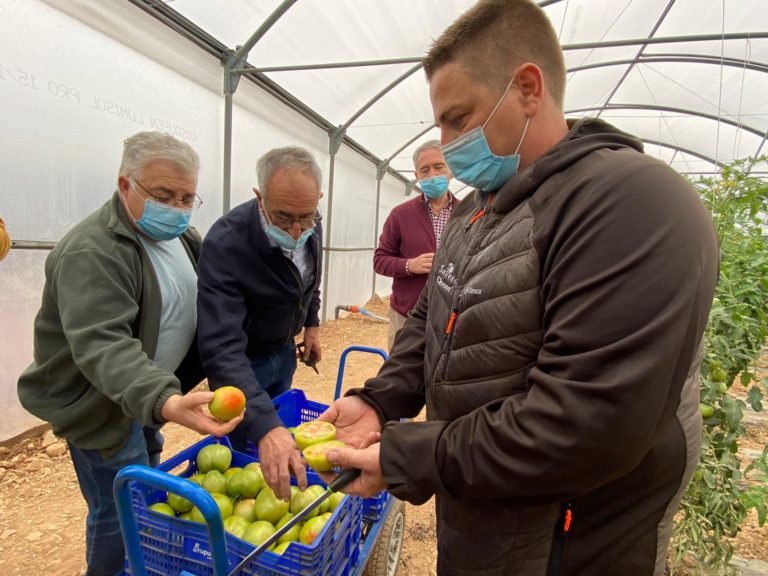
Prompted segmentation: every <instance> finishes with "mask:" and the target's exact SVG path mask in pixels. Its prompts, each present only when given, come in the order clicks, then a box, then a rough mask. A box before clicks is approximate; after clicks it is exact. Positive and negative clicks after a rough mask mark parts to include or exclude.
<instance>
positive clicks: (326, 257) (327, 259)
mask: <svg viewBox="0 0 768 576" xmlns="http://www.w3.org/2000/svg"><path fill="white" fill-rule="evenodd" d="M337 151H338V148H337V149H336V150H334V149H333V134H332V135H331V165H330V168H329V169H328V208H327V210H326V212H327V214H326V216H325V222H326V224H325V243H326V244H328V245H330V244H331V230H332V228H331V225H332V222H333V177H334V172H335V171H336V152H337ZM330 267H331V251H330V250H325V254H323V316H322V319H321V322H323V323H324V322H325V321H326V320H327V319H328V278H329V277H330Z"/></svg>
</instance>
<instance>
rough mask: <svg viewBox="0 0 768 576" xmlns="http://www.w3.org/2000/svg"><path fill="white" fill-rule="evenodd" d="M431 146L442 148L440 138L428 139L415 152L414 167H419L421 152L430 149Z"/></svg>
mask: <svg viewBox="0 0 768 576" xmlns="http://www.w3.org/2000/svg"><path fill="white" fill-rule="evenodd" d="M431 148H437V149H438V150H440V140H427V141H426V142H424V144H422V145H421V146H419V147H418V148H416V150H415V151H414V152H413V167H414V168H415V169H416V170H418V169H419V156H420V155H421V153H422V152H424V150H429V149H431Z"/></svg>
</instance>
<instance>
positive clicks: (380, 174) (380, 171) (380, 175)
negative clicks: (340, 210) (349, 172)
mask: <svg viewBox="0 0 768 576" xmlns="http://www.w3.org/2000/svg"><path fill="white" fill-rule="evenodd" d="M388 164H389V163H388V162H387V161H386V160H385V161H384V162H379V163H378V164H377V165H376V207H375V208H374V210H375V217H374V220H373V246H374V248H373V249H374V251H375V250H376V247H378V245H379V212H380V211H381V181H382V180H384V175H385V174H386V173H387V166H388ZM375 295H376V270H375V269H374V270H373V272H372V274H371V298H373V297H374V296H375Z"/></svg>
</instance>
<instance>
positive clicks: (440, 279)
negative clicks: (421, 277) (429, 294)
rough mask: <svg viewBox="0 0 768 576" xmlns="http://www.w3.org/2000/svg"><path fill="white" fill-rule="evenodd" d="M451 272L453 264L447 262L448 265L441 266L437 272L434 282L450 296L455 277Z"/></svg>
mask: <svg viewBox="0 0 768 576" xmlns="http://www.w3.org/2000/svg"><path fill="white" fill-rule="evenodd" d="M453 270H454V266H453V262H449V263H448V264H441V265H440V268H439V269H438V271H437V276H436V278H435V282H437V285H438V286H439V287H440V289H441V290H444V291H445V292H446V294H450V293H451V290H453V287H454V286H455V285H456V275H455V274H454V273H453Z"/></svg>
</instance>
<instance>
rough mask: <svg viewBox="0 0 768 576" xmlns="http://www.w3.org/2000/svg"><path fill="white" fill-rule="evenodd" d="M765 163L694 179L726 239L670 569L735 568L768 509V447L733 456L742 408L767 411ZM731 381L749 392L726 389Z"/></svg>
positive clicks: (704, 571)
mask: <svg viewBox="0 0 768 576" xmlns="http://www.w3.org/2000/svg"><path fill="white" fill-rule="evenodd" d="M764 161H765V158H761V159H758V160H756V161H754V160H741V161H737V162H735V163H734V164H732V165H730V166H725V167H724V168H723V170H722V173H721V177H720V178H702V179H700V180H698V181H696V182H694V186H695V187H696V188H697V190H698V191H699V193H700V195H701V197H702V199H703V200H704V202H705V203H706V204H707V206H708V208H709V209H710V211H711V213H712V217H713V221H714V223H715V228H716V230H717V235H718V238H719V240H720V278H719V281H718V285H717V289H716V292H715V299H714V302H713V304H712V310H711V312H710V315H709V323H708V325H707V329H706V332H705V334H704V345H705V357H704V361H703V364H702V368H701V403H702V417H703V418H704V437H703V445H702V450H701V458H700V461H699V467H698V469H697V470H696V473H695V474H694V476H693V479H692V481H691V484H690V486H689V487H688V491H687V493H686V496H685V498H684V499H683V502H682V504H681V506H680V513H679V514H678V518H677V522H676V525H675V531H674V534H673V540H672V547H671V549H670V560H671V563H672V573H673V574H675V573H677V572H676V570H675V569H676V568H677V567H678V566H679V565H680V564H681V563H682V562H683V560H684V559H685V558H686V557H689V558H690V557H693V558H694V559H695V562H694V564H695V568H694V573H695V574H712V573H717V574H736V571H735V570H734V568H733V567H731V566H729V563H730V560H731V558H732V556H733V553H734V548H733V544H732V542H731V540H730V539H731V538H733V537H734V536H736V535H737V534H738V533H739V530H740V527H741V526H742V524H743V523H744V521H745V520H746V518H747V515H748V513H749V511H750V510H751V509H754V510H756V512H757V517H758V522H759V523H760V525H761V526H762V525H763V524H765V522H766V519H767V516H768V488H766V486H765V484H763V485H762V486H761V485H760V483H755V482H750V480H761V479H762V480H763V481H764V480H765V479H766V477H768V446H766V447H764V449H763V451H762V454H761V455H759V456H758V457H757V458H755V459H754V460H752V461H751V462H747V463H746V466H744V465H743V463H742V461H741V460H739V458H738V457H737V452H738V450H739V441H740V439H741V437H742V436H743V435H744V434H745V428H744V426H743V424H742V420H743V417H744V409H745V408H746V407H747V403H748V404H749V405H750V406H751V408H752V409H753V410H755V411H761V410H762V409H763V398H764V395H765V393H766V391H768V378H762V379H761V378H760V376H759V374H758V371H757V369H756V366H755V364H756V361H757V359H758V358H759V356H760V354H761V352H762V350H763V347H764V346H765V343H766V339H767V338H768V305H767V303H768V239H767V238H766V234H768V221H767V217H768V183H767V182H765V181H763V180H761V179H759V178H756V177H754V176H751V175H750V169H751V166H752V165H754V164H756V163H759V162H764ZM733 387H740V389H739V390H738V391H739V392H744V393H743V394H729V393H728V392H729V390H731V388H733ZM742 396H743V397H746V402H745V401H744V400H741V399H739V398H740V397H742ZM705 406H706V409H704V408H703V407H705Z"/></svg>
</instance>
